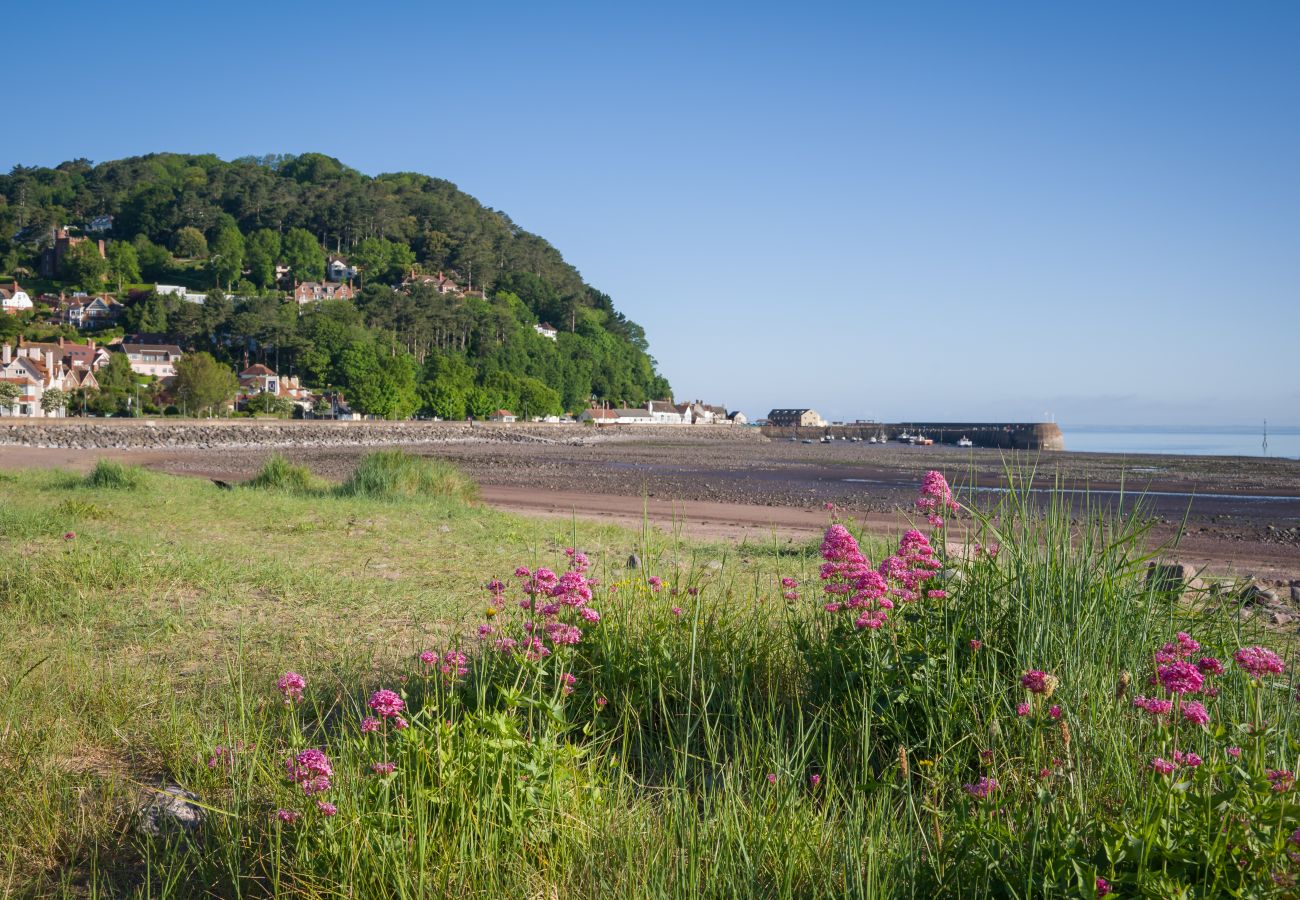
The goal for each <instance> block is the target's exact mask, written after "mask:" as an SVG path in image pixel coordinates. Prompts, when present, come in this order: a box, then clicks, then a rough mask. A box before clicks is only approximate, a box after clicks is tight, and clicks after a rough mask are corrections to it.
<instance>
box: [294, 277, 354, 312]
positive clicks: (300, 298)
mask: <svg viewBox="0 0 1300 900" xmlns="http://www.w3.org/2000/svg"><path fill="white" fill-rule="evenodd" d="M354 296H355V293H354V292H353V290H352V287H351V285H346V284H334V283H333V282H328V281H326V282H320V281H304V282H302V283H301V284H298V285H295V286H294V289H293V297H292V299H293V300H294V301H296V302H297V304H298V305H299V306H304V305H306V304H308V303H319V302H320V301H322V300H351V299H352V298H353V297H354Z"/></svg>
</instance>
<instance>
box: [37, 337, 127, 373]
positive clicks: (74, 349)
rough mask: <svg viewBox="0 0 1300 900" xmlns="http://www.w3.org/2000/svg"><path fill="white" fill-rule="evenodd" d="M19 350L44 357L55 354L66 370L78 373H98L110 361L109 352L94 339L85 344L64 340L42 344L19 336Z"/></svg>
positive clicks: (55, 357)
mask: <svg viewBox="0 0 1300 900" xmlns="http://www.w3.org/2000/svg"><path fill="white" fill-rule="evenodd" d="M18 349H19V350H35V351H36V352H38V353H40V354H42V355H44V354H45V353H53V354H54V359H55V361H56V362H58V363H61V364H62V365H63V366H64V367H65V368H68V369H73V370H77V371H86V372H97V371H99V370H100V369H102V368H103V367H104V366H106V365H108V360H109V356H108V351H107V350H105V349H104V348H103V347H99V346H96V345H95V341H94V339H93V338H87V340H86V343H84V344H78V343H76V342H75V341H65V340H64V339H63V338H59V339H58V341H55V342H44V343H42V342H37V341H24V340H23V338H22V335H19V336H18Z"/></svg>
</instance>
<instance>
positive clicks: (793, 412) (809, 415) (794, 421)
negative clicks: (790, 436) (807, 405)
mask: <svg viewBox="0 0 1300 900" xmlns="http://www.w3.org/2000/svg"><path fill="white" fill-rule="evenodd" d="M767 422H768V424H769V425H775V426H777V427H779V428H825V427H826V420H825V419H823V418H822V417H821V415H820V414H819V413H818V412H817V410H815V409H774V410H772V411H771V412H769V413H768V414H767Z"/></svg>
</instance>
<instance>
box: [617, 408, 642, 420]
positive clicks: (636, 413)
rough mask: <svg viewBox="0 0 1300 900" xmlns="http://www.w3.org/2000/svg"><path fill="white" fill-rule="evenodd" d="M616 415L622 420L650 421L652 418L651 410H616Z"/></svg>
mask: <svg viewBox="0 0 1300 900" xmlns="http://www.w3.org/2000/svg"><path fill="white" fill-rule="evenodd" d="M614 415H616V416H617V417H618V418H620V419H635V418H642V419H648V418H649V417H650V410H648V409H616V410H614Z"/></svg>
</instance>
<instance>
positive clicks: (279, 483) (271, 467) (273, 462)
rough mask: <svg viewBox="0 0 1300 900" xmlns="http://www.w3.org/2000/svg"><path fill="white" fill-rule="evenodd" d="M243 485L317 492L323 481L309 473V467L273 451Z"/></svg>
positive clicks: (265, 489)
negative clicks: (292, 461)
mask: <svg viewBox="0 0 1300 900" xmlns="http://www.w3.org/2000/svg"><path fill="white" fill-rule="evenodd" d="M245 487H250V488H258V489H260V490H264V491H289V492H291V493H295V494H311V493H318V492H321V491H322V490H323V489H324V482H323V481H321V479H319V478H317V477H316V476H315V475H313V474H312V473H311V469H308V468H307V467H306V466H300V465H297V464H296V463H291V462H289V461H288V460H287V459H285V458H284V457H283V456H281V455H280V454H279V453H274V454H272V455H271V458H270V459H268V460H267V461H266V464H265V465H263V466H262V468H261V470H260V471H258V473H257V474H256V475H254V476H253V477H252V478H250V479H249V480H248V481H247V482H246V484H245Z"/></svg>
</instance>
